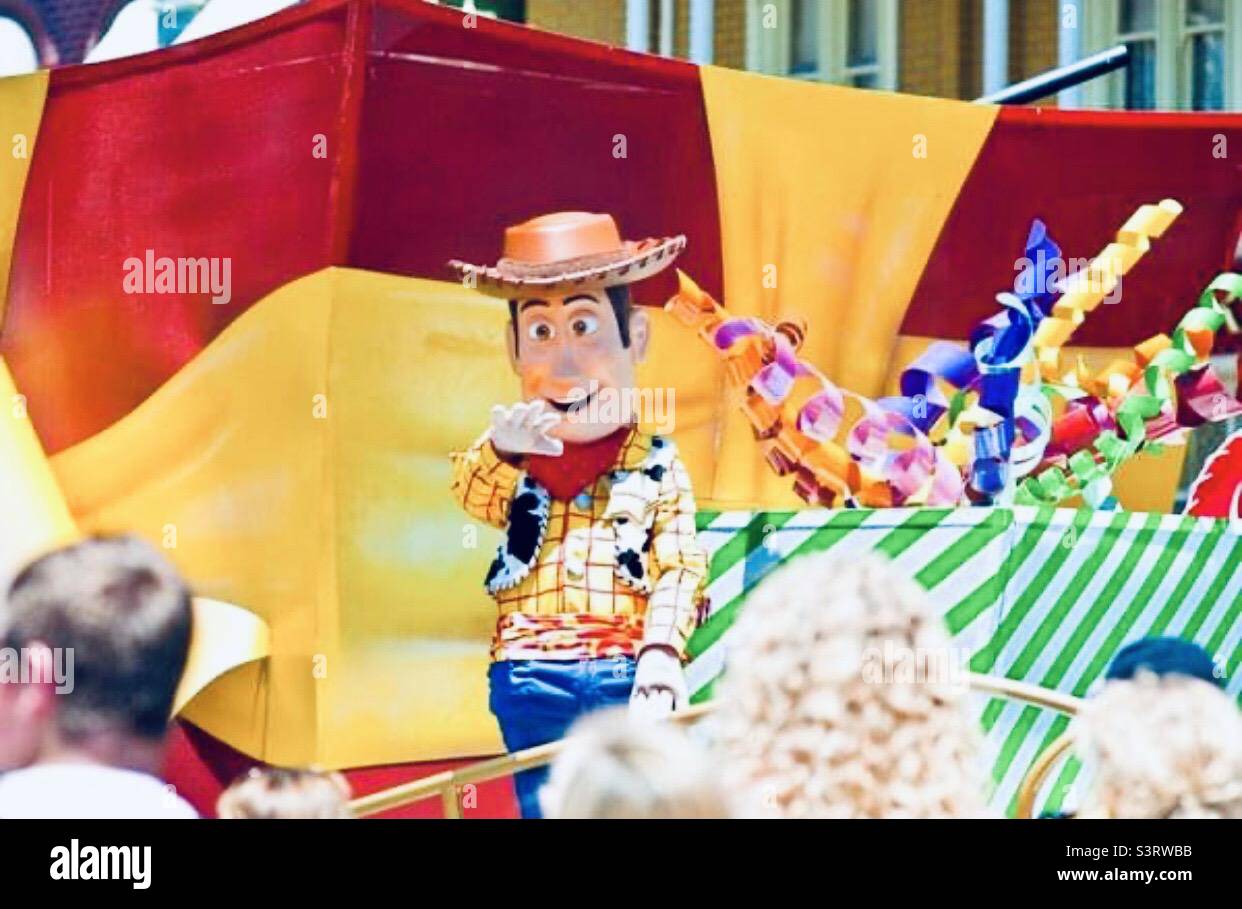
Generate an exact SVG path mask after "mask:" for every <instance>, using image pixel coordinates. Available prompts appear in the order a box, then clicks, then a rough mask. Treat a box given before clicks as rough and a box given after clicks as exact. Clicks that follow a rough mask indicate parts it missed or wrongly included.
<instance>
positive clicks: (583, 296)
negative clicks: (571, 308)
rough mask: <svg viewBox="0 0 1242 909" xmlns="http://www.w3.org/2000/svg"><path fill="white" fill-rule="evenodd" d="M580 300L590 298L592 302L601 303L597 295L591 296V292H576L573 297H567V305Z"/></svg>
mask: <svg viewBox="0 0 1242 909" xmlns="http://www.w3.org/2000/svg"><path fill="white" fill-rule="evenodd" d="M578 300H589V301H591V302H592V303H596V304H598V303H599V300H597V299H596V298H595V297H593V296H591V295H590V294H574V295H573V296H572V297H566V298H565V305H566V306H568V305H569V304H570V303H574V302H576V301H578Z"/></svg>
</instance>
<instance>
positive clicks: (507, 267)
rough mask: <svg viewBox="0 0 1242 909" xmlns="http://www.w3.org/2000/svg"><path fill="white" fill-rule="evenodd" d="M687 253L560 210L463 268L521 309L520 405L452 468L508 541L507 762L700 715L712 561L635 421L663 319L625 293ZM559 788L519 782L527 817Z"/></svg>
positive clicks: (468, 279) (531, 776) (516, 345)
mask: <svg viewBox="0 0 1242 909" xmlns="http://www.w3.org/2000/svg"><path fill="white" fill-rule="evenodd" d="M685 242H686V241H685V237H680V236H679V237H669V238H665V239H661V240H646V241H643V242H641V243H636V242H633V241H625V242H623V241H622V239H621V236H620V233H619V231H618V229H617V225H616V222H615V221H614V220H613V219H612V217H611V216H609V215H606V214H589V213H585V212H557V213H555V214H548V215H543V216H541V217H537V218H534V219H532V220H530V221H527V222H525V223H523V224H519V225H516V226H514V227H510V228H508V229H507V230H506V231H505V236H504V254H503V258H501V259H500V261H499V262H497V263H496V264H495V265H494V266H477V265H470V264H467V263H464V262H457V261H454V262H452V263H450V265H451V266H452V267H453V268H454V269H455V270H456V271H457V272H458V274H459V275H460V276H461V277H462V279H463V280H464V281H465V283H466V284H467V285H468V286H473V287H475V288H477V289H478V290H480V291H482V292H483V293H486V294H489V295H491V296H498V297H502V298H504V299H507V300H508V301H509V315H510V326H509V330H508V331H506V340H507V346H508V352H509V360H510V363H511V364H512V366H513V369H514V371H515V372H516V373H517V375H518V377H519V379H520V380H521V400H520V401H519V402H517V403H515V404H512V405H509V406H503V405H497V406H496V407H494V408H492V420H491V427H490V428H489V429H488V430H487V431H486V432H484V433H483V435H482V436H481V437H480V438H479V440H478V441H477V442H475V443H474V445H472V446H471V447H470V448H468V449H467V450H466V451H463V452H459V453H455V454H454V455H453V456H452V458H453V493H454V495H455V496H456V497H457V499H458V501H460V502H461V504H462V506H463V507H464V508H465V509H466V511H467V512H469V513H470V514H471V515H472V516H474V517H475V518H477V519H479V520H481V521H485V522H487V523H488V524H491V525H493V526H494V527H498V528H500V529H501V530H503V531H505V534H506V537H505V540H504V542H503V543H502V544H501V546H500V547H499V550H498V551H497V554H496V558H495V560H494V561H493V562H492V565H491V568H490V569H489V571H488V573H487V578H486V581H485V582H484V583H485V586H486V588H487V592H488V593H489V594H490V595H491V596H492V597H493V598H494V599H495V600H496V605H497V606H498V607H499V609H500V617H499V620H498V621H497V623H496V632H495V636H494V639H493V643H492V653H491V655H492V664H491V667H490V669H489V677H488V680H489V684H490V707H491V710H492V712H493V714H495V716H496V720H497V722H498V723H499V724H500V731H501V734H502V735H503V737H504V742H505V746H506V747H507V748H508V749H509V750H510V751H518V750H521V749H523V748H530V747H532V746H535V745H540V744H543V743H545V742H550V741H554V740H556V739H559V738H561V737H562V736H564V734H565V732H566V730H567V729H568V728H569V726H570V724H571V723H572V722H573V721H574V720H575V719H577V718H578V717H579V716H581V715H582V714H584V713H587V712H589V711H592V710H595V709H598V708H601V707H608V706H612V705H617V704H624V703H627V702H628V703H629V705H630V710H631V712H632V713H637V714H639V715H641V716H643V717H646V718H658V717H660V716H663V715H664V714H667V713H668V712H669V711H672V710H676V709H678V708H681V707H683V706H685V704H686V702H687V697H688V695H687V689H686V682H685V678H684V676H683V673H682V661H683V659H684V657H685V648H686V639H687V637H688V636H689V634H690V632H691V631H692V630H693V628H694V625H695V621H696V614H697V609H698V605H699V600H700V598H701V590H702V587H703V584H704V581H705V579H706V576H707V556H706V554H705V553H704V551H703V549H702V548H701V547H700V546H699V543H698V540H697V539H696V537H695V524H694V513H695V502H694V494H693V493H692V492H691V489H690V479H689V476H688V475H687V473H686V468H685V466H684V465H683V464H682V462H681V460H680V459H679V458H678V456H677V449H676V447H675V446H674V444H673V443H672V441H670V440H669V439H666V438H662V437H661V436H658V435H651V434H648V433H646V432H643V431H642V430H641V429H640V428H639V426H638V419H637V418H638V414H637V413H635V412H634V411H635V408H634V406H633V402H634V400H635V399H636V398H637V397H638V396H637V395H636V394H635V393H634V383H635V377H634V373H635V366H636V364H637V363H638V362H640V361H641V360H642V359H643V357H644V356H645V354H646V351H647V342H648V339H649V336H650V323H649V321H648V319H647V315H646V313H644V312H643V311H642V310H640V309H637V308H633V307H632V306H631V301H630V288H629V285H630V284H633V283H634V282H636V281H639V280H642V279H643V278H646V277H649V276H651V275H654V274H656V273H657V272H659V271H661V270H662V269H664V268H666V267H668V266H669V265H670V264H671V263H672V261H673V260H674V259H675V258H676V257H677V255H678V254H679V253H680V252H681V250H682V249H683V248H684V247H685ZM546 776H547V771H546V769H543V768H540V769H536V770H529V771H524V772H522V773H519V774H518V775H517V777H516V786H517V794H518V801H519V803H520V805H521V810H522V816H523V817H538V816H540V811H539V803H538V797H537V795H538V790H539V787H540V786H541V785H542V784H543V782H544V780H545V779H546Z"/></svg>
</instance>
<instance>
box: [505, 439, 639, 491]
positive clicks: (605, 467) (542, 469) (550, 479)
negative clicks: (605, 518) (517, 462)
mask: <svg viewBox="0 0 1242 909" xmlns="http://www.w3.org/2000/svg"><path fill="white" fill-rule="evenodd" d="M629 435H630V427H628V426H623V427H622V428H621V429H618V430H617V431H616V432H614V433H612V434H611V435H607V436H604V437H603V438H602V439H596V440H595V441H594V442H566V443H565V451H564V453H563V454H560V455H558V456H556V457H552V456H550V455H538V454H533V455H528V456H527V458H526V471H527V473H529V474H530V475H531V476H532V477H534V478H535V479H536V480H537V481H539V483H540V484H541V485H542V486H543V488H544V489H546V490H547V491H548V492H550V493H552V498H554V499H559V500H560V501H562V502H568V501H569V500H570V499H572V498H573V497H574V496H576V495H577V494H578V493H580V492H582V490H584V489H586V488H587V487H588V486H590V485H591V484H592V483H594V482H595V481H596V480H597V479H599V477H600V476H601V475H603V474H604V473H607V472H608V471H609V470H611V469H612V467H613V465H614V464H616V462H617V455H618V454H620V452H621V446H622V445H624V444H625V440H626V439H628V438H629Z"/></svg>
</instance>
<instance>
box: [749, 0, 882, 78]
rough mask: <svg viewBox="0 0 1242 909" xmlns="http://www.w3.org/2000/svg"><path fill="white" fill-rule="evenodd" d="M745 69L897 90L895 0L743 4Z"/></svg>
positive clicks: (751, 0)
mask: <svg viewBox="0 0 1242 909" xmlns="http://www.w3.org/2000/svg"><path fill="white" fill-rule="evenodd" d="M746 13H747V25H746V35H747V41H746V55H747V68H748V69H752V70H757V71H759V72H763V73H770V74H774V75H781V76H793V77H794V78H798V79H814V80H817V81H821V82H836V83H840V84H842V85H852V86H856V87H858V88H886V89H895V88H896V87H897V0H748V2H747V8H746Z"/></svg>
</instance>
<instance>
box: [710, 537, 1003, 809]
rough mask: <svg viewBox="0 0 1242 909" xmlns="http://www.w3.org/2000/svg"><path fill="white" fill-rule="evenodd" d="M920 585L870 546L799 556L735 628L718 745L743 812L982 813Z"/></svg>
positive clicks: (965, 720)
mask: <svg viewBox="0 0 1242 909" xmlns="http://www.w3.org/2000/svg"><path fill="white" fill-rule="evenodd" d="M959 657H960V655H959V654H957V652H956V651H955V650H954V649H953V648H952V647H951V645H950V642H949V638H948V635H947V633H946V632H945V630H944V628H943V625H942V620H941V619H940V617H939V616H938V615H937V614H936V612H935V611H934V610H933V609H932V608H931V606H930V605H929V603H928V601H927V599H926V596H925V595H924V593H923V591H922V589H921V588H919V587H918V586H917V585H916V584H915V583H914V582H913V581H911V580H908V579H907V578H905V577H903V576H901V575H900V574H898V573H897V572H896V571H895V570H894V569H893V568H892V567H891V566H890V565H889V564H888V563H886V562H884V561H883V560H881V559H879V558H878V557H876V556H862V557H859V556H853V557H851V558H849V559H837V558H833V557H831V556H828V555H822V554H816V555H808V556H803V557H801V558H797V559H794V560H793V561H791V562H789V563H788V564H786V565H785V566H783V567H781V568H780V569H778V570H777V571H776V572H774V573H773V574H772V576H771V577H770V578H769V579H767V580H766V581H764V582H763V583H762V584H761V585H760V586H759V588H758V589H757V590H756V592H755V593H754V594H753V595H752V596H751V597H750V599H749V600H748V601H747V603H746V606H745V608H744V609H743V611H742V614H741V616H740V617H739V619H738V622H737V625H736V626H735V628H734V632H733V638H732V641H731V645H730V650H729V655H728V657H727V664H726V669H725V675H724V678H723V680H722V682H721V691H720V699H721V715H720V717H719V736H720V745H721V747H722V748H723V750H724V757H726V758H727V765H726V772H727V775H728V777H729V778H730V783H731V785H733V784H736V785H737V786H738V787H739V789H742V790H744V791H745V792H746V793H747V794H748V798H749V802H750V804H749V806H748V807H747V808H746V810H747V812H748V813H749V812H754V813H759V814H764V815H776V816H780V817H866V818H884V817H966V816H979V815H983V814H984V813H985V807H984V798H983V793H984V787H983V777H982V774H981V772H980V767H979V765H978V760H979V758H978V751H977V749H978V746H979V735H978V730H977V729H976V724H975V722H974V719H973V718H972V717H971V716H970V714H969V713H968V712H967V709H966V699H967V697H968V691H967V685H966V678H965V673H964V670H963V667H962V666H961V661H960V659H959Z"/></svg>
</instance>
